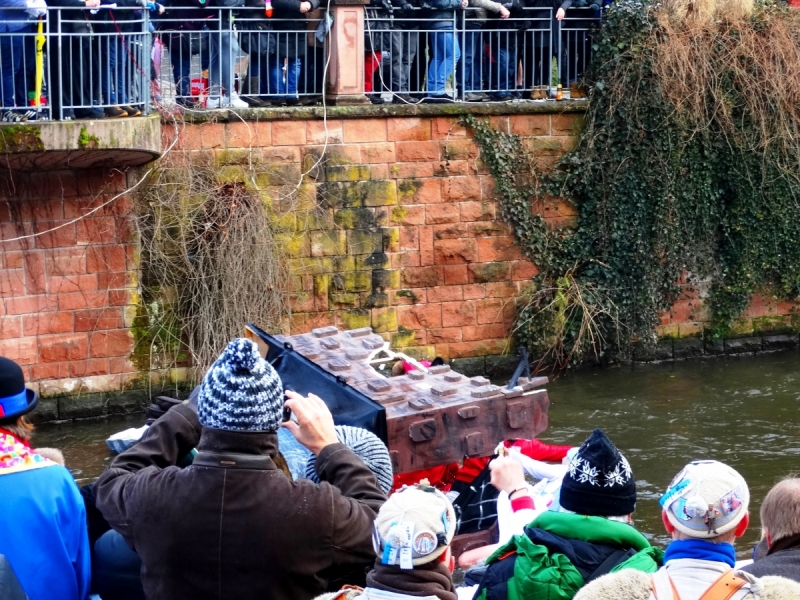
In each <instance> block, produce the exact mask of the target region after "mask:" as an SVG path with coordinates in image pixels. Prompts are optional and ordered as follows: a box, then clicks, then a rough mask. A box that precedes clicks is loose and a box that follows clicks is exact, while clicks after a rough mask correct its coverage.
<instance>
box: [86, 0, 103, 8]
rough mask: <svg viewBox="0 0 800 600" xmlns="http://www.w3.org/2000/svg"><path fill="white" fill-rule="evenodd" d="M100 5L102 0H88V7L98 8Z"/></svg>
mask: <svg viewBox="0 0 800 600" xmlns="http://www.w3.org/2000/svg"><path fill="white" fill-rule="evenodd" d="M98 6H100V0H86V8H97V7H98Z"/></svg>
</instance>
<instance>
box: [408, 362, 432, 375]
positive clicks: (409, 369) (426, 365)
mask: <svg viewBox="0 0 800 600" xmlns="http://www.w3.org/2000/svg"><path fill="white" fill-rule="evenodd" d="M417 362H419V364H421V365H422V366H423V367H425V368H426V369H427V368H428V367H430V366H431V361H429V360H420V361H417ZM403 370H404V371H405V372H406V373H408V372H409V371H416V370H417V367H415V366H414V365H412V364H411V363H410V362H406V361H403Z"/></svg>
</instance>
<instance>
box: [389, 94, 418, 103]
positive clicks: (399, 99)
mask: <svg viewBox="0 0 800 600" xmlns="http://www.w3.org/2000/svg"><path fill="white" fill-rule="evenodd" d="M418 102H419V100H417V99H416V98H414V97H413V96H412V95H411V94H395V95H394V98H392V103H393V104H417V103H418Z"/></svg>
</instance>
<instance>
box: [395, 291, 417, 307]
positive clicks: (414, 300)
mask: <svg viewBox="0 0 800 600" xmlns="http://www.w3.org/2000/svg"><path fill="white" fill-rule="evenodd" d="M395 294H396V295H397V296H400V297H401V298H408V299H409V300H411V303H412V304H416V303H417V302H419V296H417V295H416V294H415V293H414V292H413V291H412V290H399V291H398V292H396V293H395Z"/></svg>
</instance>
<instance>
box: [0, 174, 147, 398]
mask: <svg viewBox="0 0 800 600" xmlns="http://www.w3.org/2000/svg"><path fill="white" fill-rule="evenodd" d="M124 189H126V177H125V174H124V173H121V172H119V171H101V170H96V171H91V172H89V171H81V172H72V171H63V172H45V173H13V174H11V175H8V174H7V175H5V176H0V355H3V356H7V357H8V358H11V359H13V360H15V361H17V362H18V363H20V364H21V365H23V368H24V370H25V373H26V377H27V378H28V380H29V381H30V382H31V383H33V384H34V385H39V386H40V387H41V390H40V391H41V392H42V393H43V395H52V394H55V393H57V392H61V391H64V392H74V393H79V392H83V393H88V392H95V391H103V392H105V391H112V390H119V389H122V388H123V387H125V386H126V385H128V384H129V383H130V380H131V378H133V377H135V376H137V374H136V373H135V369H134V368H133V366H132V365H131V363H130V362H129V360H128V355H129V354H130V351H131V335H130V333H129V331H128V326H129V325H130V319H129V316H130V315H129V311H130V309H129V308H126V307H128V306H129V305H130V303H131V293H132V291H133V288H134V286H135V284H136V280H135V271H134V269H135V265H134V245H133V244H132V243H131V231H130V221H129V220H128V219H129V218H128V211H129V203H128V202H127V201H126V200H125V199H119V200H115V201H113V202H111V203H110V204H108V205H107V206H105V207H104V208H101V209H100V210H98V211H96V212H94V213H93V214H92V215H91V216H89V217H87V218H84V219H81V220H78V221H77V222H72V221H73V220H75V219H76V218H78V217H81V216H83V215H85V214H86V213H88V212H89V211H91V210H92V209H93V208H95V207H97V206H99V205H100V204H102V203H104V202H107V201H108V200H110V199H111V198H113V196H114V195H115V194H117V193H119V192H120V191H123V190H124ZM51 230H52V231H51ZM37 234H39V235H37ZM23 236H30V237H25V238H24V239H20V240H16V241H11V240H14V238H19V237H23ZM126 311H127V313H128V314H126Z"/></svg>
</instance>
